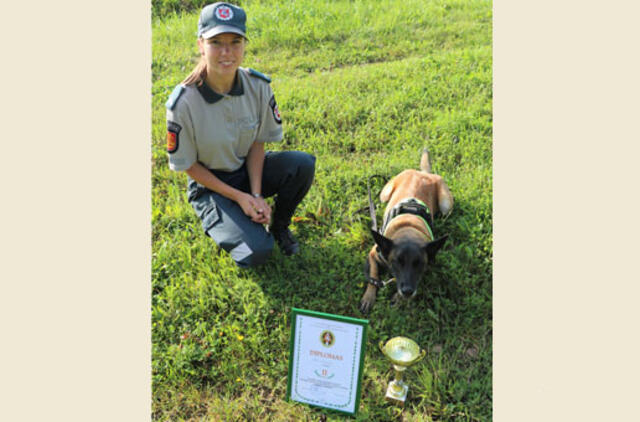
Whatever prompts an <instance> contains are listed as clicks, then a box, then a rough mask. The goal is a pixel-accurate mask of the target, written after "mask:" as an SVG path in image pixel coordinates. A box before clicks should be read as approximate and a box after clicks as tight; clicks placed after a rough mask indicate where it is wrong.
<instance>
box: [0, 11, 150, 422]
mask: <svg viewBox="0 0 640 422" xmlns="http://www.w3.org/2000/svg"><path fill="white" fill-rule="evenodd" d="M2 13H3V19H2V21H3V22H2V25H0V31H2V33H1V34H0V35H1V36H0V40H1V41H0V42H1V43H2V50H1V51H2V56H3V60H2V61H3V64H2V66H1V67H0V69H1V70H0V72H1V73H2V78H1V80H2V90H1V91H0V92H1V93H2V94H1V95H0V103H1V104H2V105H1V107H2V113H1V116H2V119H1V121H2V132H3V133H2V134H3V137H2V138H3V140H2V144H3V150H2V166H1V167H0V168H1V171H2V207H1V208H2V218H1V219H0V221H2V230H1V233H2V234H1V235H0V237H1V238H2V249H3V252H2V255H1V256H2V258H0V259H1V261H2V265H1V266H0V267H1V268H2V269H1V273H0V279H1V280H2V287H3V288H2V293H1V294H0V324H1V328H2V329H1V331H0V337H1V339H2V340H1V344H2V347H1V348H0V349H1V350H2V352H0V353H1V356H0V380H1V381H0V384H1V388H2V390H1V391H0V420H3V421H18V420H29V421H58V420H60V421H65V422H68V421H110V422H113V421H145V420H149V419H150V413H151V411H150V409H151V365H150V356H151V339H150V311H149V310H150V304H151V302H150V290H151V288H150V277H151V247H150V238H151V223H150V221H151V217H150V216H151V206H150V205H151V199H150V198H151V194H150V186H151V181H150V172H151V163H150V162H151V146H150V137H151V122H150V116H151V105H150V100H151V3H150V2H149V1H124V0H115V1H109V2H90V1H82V0H74V1H36V2H11V3H9V4H8V5H4V6H3V12H2Z"/></svg>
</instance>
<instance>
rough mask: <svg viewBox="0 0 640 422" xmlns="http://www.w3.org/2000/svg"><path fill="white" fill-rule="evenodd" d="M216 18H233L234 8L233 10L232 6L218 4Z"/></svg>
mask: <svg viewBox="0 0 640 422" xmlns="http://www.w3.org/2000/svg"><path fill="white" fill-rule="evenodd" d="M215 14H216V18H218V19H220V20H221V21H228V20H230V19H231V18H233V10H231V8H230V7H228V6H224V5H223V6H218V7H217V8H216V12H215Z"/></svg>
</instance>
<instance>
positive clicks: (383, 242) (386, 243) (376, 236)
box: [371, 230, 393, 258]
mask: <svg viewBox="0 0 640 422" xmlns="http://www.w3.org/2000/svg"><path fill="white" fill-rule="evenodd" d="M371 234H372V235H373V240H375V241H376V245H378V247H379V248H380V251H382V256H384V257H385V258H386V257H388V256H389V252H391V248H392V247H393V241H392V240H389V239H387V238H386V237H384V236H383V235H381V234H380V233H378V232H377V231H375V230H371Z"/></svg>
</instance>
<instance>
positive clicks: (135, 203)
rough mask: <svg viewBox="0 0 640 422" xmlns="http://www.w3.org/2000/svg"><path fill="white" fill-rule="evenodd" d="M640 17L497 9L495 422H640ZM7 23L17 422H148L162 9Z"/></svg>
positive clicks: (10, 312)
mask: <svg viewBox="0 0 640 422" xmlns="http://www.w3.org/2000/svg"><path fill="white" fill-rule="evenodd" d="M639 12H640V7H639V6H638V5H633V4H632V2H628V1H621V0H614V1H609V2H607V3H606V5H605V4H604V3H602V6H598V7H596V6H593V5H592V4H585V2H579V1H564V2H558V1H553V2H552V1H546V2H533V3H532V2H514V1H507V0H499V1H495V3H494V34H495V38H494V84H495V85H494V99H495V103H494V118H495V120H494V122H495V130H494V138H495V143H494V165H495V167H494V176H495V179H494V192H495V202H494V206H495V212H494V218H495V231H494V235H495V246H494V247H495V282H494V310H495V312H494V318H495V330H494V345H495V352H494V353H495V360H494V377H495V379H494V388H495V393H494V394H495V395H494V399H495V410H494V420H496V421H500V422H505V421H506V422H508V421H534V420H535V421H540V420H544V421H576V420H580V421H602V420H630V418H631V417H632V416H633V415H637V410H636V406H635V403H636V399H637V397H638V396H639V395H640V390H639V387H638V382H637V380H638V379H639V378H640V365H639V363H638V357H637V355H638V353H637V350H638V343H639V342H638V334H637V333H638V327H637V325H638V321H640V315H639V311H638V306H637V304H636V302H637V298H638V297H639V296H640V288H639V287H638V285H639V283H638V281H639V280H640V277H638V265H637V261H638V257H637V255H638V246H637V245H638V242H637V239H638V238H640V233H639V229H638V226H639V224H638V212H637V211H636V210H637V209H638V199H637V197H638V190H639V189H638V181H639V180H640V177H638V176H639V175H638V170H637V168H638V167H637V163H636V161H637V160H636V157H638V149H639V147H638V141H639V138H640V137H639V135H638V129H637V123H636V122H637V120H638V118H639V117H640V114H639V112H638V111H639V106H638V98H640V87H639V78H638V75H640V66H639V59H638V53H637V52H638V45H637V41H638V39H640V30H639V29H638V23H637V17H638V16H640V13H639ZM6 13H10V16H9V18H8V19H6V21H8V25H7V24H6V22H5V23H4V24H3V26H2V27H1V28H0V31H2V33H1V37H0V39H1V40H2V41H0V42H2V51H3V58H4V60H3V61H4V63H5V64H3V66H2V69H1V70H0V72H1V73H2V75H1V76H2V81H3V90H2V94H3V95H2V100H1V104H2V105H1V107H2V116H3V119H2V122H3V123H2V125H3V127H2V129H3V134H4V143H3V144H4V146H3V147H4V150H3V153H2V157H3V165H2V167H1V170H0V171H1V172H2V173H1V174H2V194H3V200H2V214H1V216H2V218H1V219H0V221H2V248H3V253H2V265H1V267H2V270H1V272H0V276H1V279H2V287H3V288H2V294H1V295H0V321H1V322H0V324H1V328H2V331H1V335H2V339H3V340H2V353H1V356H0V371H1V373H0V379H1V380H2V381H1V382H0V385H1V392H0V403H1V404H0V419H1V420H64V421H86V420H92V421H102V420H104V421H113V420H132V421H133V420H135V421H142V420H148V419H150V416H149V415H150V402H151V401H150V393H151V390H150V379H151V378H150V353H151V345H150V333H149V330H150V323H149V320H150V315H149V309H150V298H149V295H150V273H151V272H150V265H151V252H150V251H151V248H150V233H151V231H150V215H151V213H150V157H151V154H150V143H149V138H150V92H151V80H150V78H151V73H150V72H151V70H150V69H151V66H150V63H151V51H150V49H151V41H150V40H151V34H150V32H151V31H150V2H148V1H144V2H130V1H127V2H125V1H123V0H116V1H112V2H108V3H104V2H102V3H92V2H85V1H79V0H76V1H66V2H53V3H52V2H43V1H39V2H36V3H33V2H31V3H30V4H28V5H22V4H20V3H14V4H13V5H12V9H11V10H10V11H9V10H7V12H6ZM5 16H6V15H5Z"/></svg>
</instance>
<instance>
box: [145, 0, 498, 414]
mask: <svg viewBox="0 0 640 422" xmlns="http://www.w3.org/2000/svg"><path fill="white" fill-rule="evenodd" d="M264 3H267V2H264ZM271 3H273V2H271ZM281 3H282V4H277V5H270V6H269V5H268V4H262V3H260V2H255V1H254V2H251V1H245V2H244V7H245V8H246V10H247V12H248V15H249V21H248V27H249V31H250V32H249V34H250V38H251V42H250V44H249V47H248V53H247V57H246V59H245V63H244V65H245V66H250V67H254V68H256V69H258V70H260V71H262V72H264V73H267V74H270V76H271V77H272V78H273V80H274V81H273V83H272V86H273V89H274V91H275V92H276V98H277V99H278V104H279V107H280V110H281V112H282V114H283V118H284V122H285V127H284V129H285V142H283V143H281V144H278V145H273V146H272V148H273V149H298V150H304V151H308V152H311V153H313V154H315V155H316V157H317V158H318V161H317V169H316V180H315V182H314V185H313V187H312V189H311V191H310V193H309V195H308V196H307V198H306V199H305V200H304V201H303V203H302V204H301V206H300V209H299V212H298V213H297V215H299V216H303V217H305V218H304V219H302V220H300V221H299V222H298V223H296V224H295V227H294V230H295V231H297V233H298V234H299V238H300V239H301V241H302V242H303V250H302V252H301V254H300V255H298V256H296V257H294V258H292V259H285V258H284V257H283V256H281V255H280V253H279V252H278V251H275V253H274V256H273V257H272V258H271V259H270V261H269V262H268V263H267V264H266V265H265V266H263V267H261V268H259V269H255V270H249V271H241V270H239V269H237V268H236V267H235V265H234V264H233V262H232V261H231V259H230V258H229V257H228V256H227V255H226V254H224V253H223V254H219V253H218V252H217V248H216V247H215V245H214V244H213V243H212V241H211V240H210V239H209V238H207V237H206V236H205V235H204V234H203V232H202V230H201V228H200V222H199V221H198V220H197V218H196V216H195V214H194V213H193V211H192V209H191V207H190V205H189V204H188V203H187V201H186V196H185V182H186V177H185V176H184V175H183V174H175V173H172V172H170V171H169V170H168V168H167V164H166V154H165V152H164V137H165V130H166V129H165V123H164V108H163V103H164V101H165V100H166V97H167V95H168V94H169V93H170V92H171V89H172V88H173V86H174V85H175V84H176V83H178V82H179V81H180V80H181V79H182V78H183V77H184V76H185V75H186V73H187V72H188V71H189V70H190V69H191V67H192V65H193V63H194V62H195V60H196V52H197V50H196V47H195V40H194V32H195V28H196V22H197V15H193V14H191V15H182V16H167V17H165V18H163V19H162V20H160V19H158V20H155V21H154V22H153V99H152V101H153V117H152V118H153V129H152V137H153V145H152V148H153V160H154V164H153V175H152V177H153V195H152V201H153V219H152V221H153V264H152V265H153V268H152V277H153V279H152V285H153V302H152V303H153V309H152V320H153V391H154V401H153V411H154V417H155V418H156V419H158V420H180V419H198V418H201V417H206V418H210V419H213V420H217V419H218V418H219V419H220V420H231V419H259V420H267V419H268V420H298V419H299V418H301V419H309V420H318V418H319V416H320V415H321V414H322V413H325V414H326V415H327V416H328V418H329V420H340V419H341V417H340V416H339V415H338V414H335V413H333V412H330V411H326V410H324V411H323V410H318V409H313V408H310V407H307V406H304V405H299V404H295V403H287V402H285V401H284V400H283V399H284V395H285V392H286V375H287V359H288V356H287V354H288V349H287V344H288V340H289V329H290V325H289V320H288V318H289V312H290V309H291V307H292V306H296V307H301V308H306V309H313V310H318V311H324V312H332V313H338V314H342V315H349V316H356V317H361V315H360V314H359V312H358V311H357V305H358V301H359V298H360V296H361V294H362V291H363V288H364V284H363V280H364V278H363V276H362V264H363V262H364V257H365V254H366V252H367V250H368V248H369V247H370V246H371V244H372V240H371V237H370V235H369V234H368V226H369V224H370V222H369V220H368V218H367V216H366V214H363V213H359V214H358V213H355V214H354V212H355V211H356V210H358V209H359V208H361V207H363V206H365V205H366V177H367V176H368V175H370V174H383V175H385V176H392V175H393V174H395V173H397V172H398V171H400V170H402V169H404V168H407V167H417V165H418V160H419V152H420V149H421V147H422V146H423V145H425V144H426V145H428V146H429V148H430V150H431V153H432V157H433V166H434V170H435V171H436V172H437V173H439V174H441V175H443V176H444V177H445V178H446V180H447V181H448V183H449V186H450V188H451V190H452V192H453V194H454V197H455V199H456V204H455V208H454V212H453V214H452V215H451V216H450V217H449V218H448V219H446V220H445V221H443V219H442V218H438V219H436V232H437V233H440V234H442V233H449V235H450V241H449V242H448V244H447V245H446V246H445V248H444V250H443V251H442V252H441V254H440V255H439V257H438V264H437V266H436V267H435V268H434V270H433V271H432V273H431V274H430V275H428V276H427V277H426V278H425V280H424V282H423V285H422V290H421V292H420V293H419V295H418V297H417V298H416V299H417V300H414V301H413V302H411V303H410V304H407V305H400V306H398V307H396V308H391V307H390V303H389V302H390V293H391V291H390V290H387V291H383V292H381V294H380V295H379V300H378V302H377V303H376V307H375V308H374V310H373V312H372V314H371V315H369V317H368V319H369V320H370V331H369V339H368V350H367V355H366V362H365V373H364V380H363V383H364V388H363V396H362V402H361V408H360V414H359V416H358V419H359V420H402V418H404V420H431V419H433V420H490V419H491V269H492V267H491V224H492V222H491V206H492V203H491V183H492V178H491V177H492V175H491V134H492V122H491V89H492V88H491V3H490V2H488V1H473V2H470V1H446V0H442V1H413V0H410V1H404V2H393V1H338V2H323V1H297V2H281ZM294 4H295V6H294ZM400 5H402V7H399V6H400ZM379 187H381V186H378V188H379ZM395 335H406V336H409V337H411V338H413V339H415V340H416V341H417V342H418V343H419V344H421V345H422V346H424V347H426V348H427V350H428V352H429V354H428V355H427V357H426V358H425V359H424V361H423V363H421V364H420V365H418V366H417V367H415V368H412V369H411V370H410V371H408V374H407V379H408V382H409V384H410V386H411V391H410V397H411V398H410V401H409V402H408V404H407V407H406V408H405V410H404V412H403V413H402V416H401V414H400V411H399V410H397V409H395V408H393V407H390V406H387V405H386V404H384V402H383V401H382V397H383V396H384V389H385V388H386V383H387V382H388V381H389V380H390V379H391V377H392V373H391V369H390V366H389V365H388V363H386V362H385V360H384V358H383V357H382V355H381V354H380V352H379V351H378V350H377V348H376V347H375V345H376V344H377V343H378V341H379V340H380V339H383V338H387V337H389V336H395Z"/></svg>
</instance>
